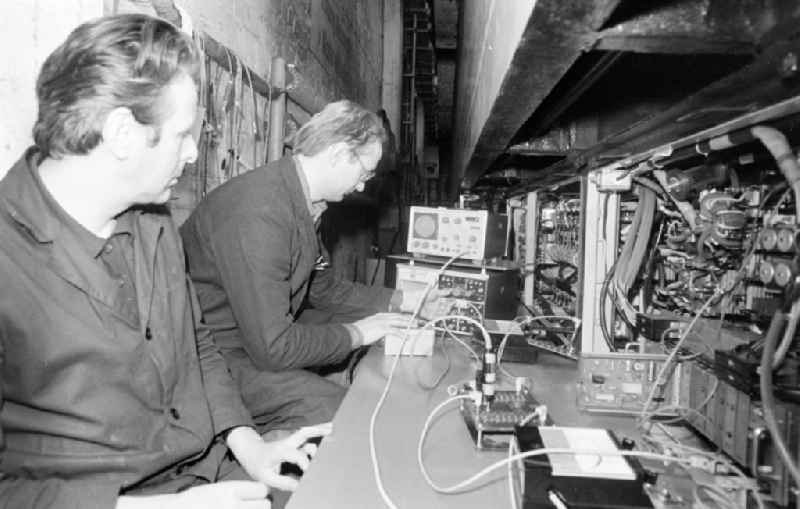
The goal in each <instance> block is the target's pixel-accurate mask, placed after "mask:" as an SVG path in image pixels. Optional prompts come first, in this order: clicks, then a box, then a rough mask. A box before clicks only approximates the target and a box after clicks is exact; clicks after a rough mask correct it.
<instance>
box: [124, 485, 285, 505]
mask: <svg viewBox="0 0 800 509" xmlns="http://www.w3.org/2000/svg"><path fill="white" fill-rule="evenodd" d="M268 491H269V490H268V488H267V487H266V485H264V484H262V483H260V482H255V481H224V482H218V483H214V484H206V485H203V486H196V487H194V488H189V489H188V490H186V491H182V492H180V493H176V494H170V495H152V496H149V497H148V496H145V497H132V496H121V497H119V498H118V499H117V505H116V509H269V508H270V507H271V505H272V504H270V501H269V500H267V492H268Z"/></svg>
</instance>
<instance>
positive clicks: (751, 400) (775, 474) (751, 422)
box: [678, 358, 800, 506]
mask: <svg viewBox="0 0 800 509" xmlns="http://www.w3.org/2000/svg"><path fill="white" fill-rule="evenodd" d="M679 369H680V374H681V375H680V379H679V381H678V385H679V396H678V405H679V407H680V408H685V409H688V410H686V411H685V414H686V421H687V422H688V423H689V424H690V425H691V426H692V427H693V428H694V429H695V430H696V431H697V432H698V433H700V434H701V435H703V436H704V437H705V438H707V439H708V440H709V441H710V442H712V443H713V444H715V445H716V446H717V447H719V448H720V450H721V451H722V452H724V453H725V454H727V455H728V456H730V457H731V458H732V459H734V460H735V461H736V462H737V463H739V464H741V465H742V466H743V468H744V469H745V470H746V471H747V472H748V473H749V474H750V475H752V476H753V477H755V478H756V479H757V480H758V482H759V484H760V485H761V486H762V488H763V490H764V491H765V492H766V493H767V494H768V495H769V496H770V497H772V498H773V499H774V501H775V502H776V503H777V504H779V505H780V506H787V505H789V504H790V503H792V502H796V499H797V497H796V496H795V495H794V494H793V493H792V492H791V482H790V476H789V473H788V471H787V469H786V467H785V466H784V465H783V463H782V462H781V460H780V458H779V456H778V453H777V450H776V448H775V438H774V437H773V436H772V435H771V434H770V432H769V430H768V428H767V425H766V423H765V421H764V409H763V405H762V403H761V402H760V401H759V399H760V398H759V397H758V396H757V395H754V394H752V393H751V392H750V391H747V392H745V391H742V390H740V389H738V388H736V387H734V386H733V385H731V384H729V383H728V382H726V381H725V376H724V374H722V376H717V375H718V374H721V373H720V372H719V368H716V369H715V367H714V365H713V364H711V363H709V362H708V361H706V360H704V359H702V358H701V359H699V360H697V361H693V362H685V363H682V364H681V366H680V368H679ZM775 414H776V420H777V424H778V428H779V430H780V433H781V435H782V436H781V438H782V439H783V440H784V441H785V442H786V443H787V444H788V447H789V448H790V450H791V451H792V455H793V456H795V457H797V453H798V450H799V449H798V431H800V428H798V419H800V413H798V407H797V405H795V404H792V403H787V402H781V401H779V402H778V404H777V405H776V408H775Z"/></svg>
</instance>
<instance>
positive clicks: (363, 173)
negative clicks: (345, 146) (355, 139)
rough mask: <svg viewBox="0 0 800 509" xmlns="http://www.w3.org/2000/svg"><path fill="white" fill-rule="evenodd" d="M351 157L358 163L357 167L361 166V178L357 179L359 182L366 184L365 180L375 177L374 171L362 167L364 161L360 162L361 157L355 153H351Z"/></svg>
mask: <svg viewBox="0 0 800 509" xmlns="http://www.w3.org/2000/svg"><path fill="white" fill-rule="evenodd" d="M353 155H354V156H355V158H356V161H358V164H359V166H361V178H359V181H360V182H366V181H367V180H369V179H371V178H372V177H374V176H375V170H368V169H367V167H366V166H365V165H364V161H362V160H361V157H360V156H359V155H358V153H357V152H353Z"/></svg>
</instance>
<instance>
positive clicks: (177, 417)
mask: <svg viewBox="0 0 800 509" xmlns="http://www.w3.org/2000/svg"><path fill="white" fill-rule="evenodd" d="M169 415H171V416H172V418H173V419H175V420H176V421H177V420H180V418H181V413H180V412H178V409H177V408H175V407H172V408H170V409H169Z"/></svg>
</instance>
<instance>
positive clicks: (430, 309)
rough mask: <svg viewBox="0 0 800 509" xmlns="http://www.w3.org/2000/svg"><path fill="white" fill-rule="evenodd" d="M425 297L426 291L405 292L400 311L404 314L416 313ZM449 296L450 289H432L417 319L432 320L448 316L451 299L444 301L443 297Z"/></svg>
mask: <svg viewBox="0 0 800 509" xmlns="http://www.w3.org/2000/svg"><path fill="white" fill-rule="evenodd" d="M423 295H425V290H403V302H401V303H400V310H401V311H403V312H404V313H413V312H415V311H416V310H417V307H418V306H419V301H420V300H421V299H422V297H423ZM448 295H450V290H449V289H439V288H432V289H431V290H430V291H429V292H428V295H427V296H425V302H424V303H423V304H422V307H421V308H420V310H419V313H417V318H421V319H423V320H430V319H432V318H436V317H437V316H442V315H445V314H447V312H448V311H449V309H450V304H451V303H450V302H449V299H443V297H446V296H448ZM445 308H446V309H445Z"/></svg>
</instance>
